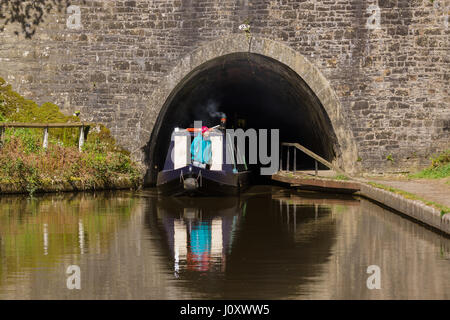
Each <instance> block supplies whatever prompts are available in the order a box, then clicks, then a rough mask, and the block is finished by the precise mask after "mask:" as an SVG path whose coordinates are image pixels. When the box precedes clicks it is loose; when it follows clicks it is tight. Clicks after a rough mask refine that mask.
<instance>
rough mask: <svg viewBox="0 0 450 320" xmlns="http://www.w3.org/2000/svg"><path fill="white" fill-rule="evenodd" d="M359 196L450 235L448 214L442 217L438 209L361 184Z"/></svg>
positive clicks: (449, 216)
mask: <svg viewBox="0 0 450 320" xmlns="http://www.w3.org/2000/svg"><path fill="white" fill-rule="evenodd" d="M359 195H361V196H363V197H365V198H368V199H371V200H374V201H376V202H378V203H381V204H382V205H385V206H387V207H389V208H391V209H394V210H396V211H398V212H400V213H402V214H404V215H407V216H409V217H411V218H413V219H414V220H417V221H420V222H422V223H424V224H426V225H428V226H431V227H433V228H435V229H437V230H440V231H442V232H444V233H446V234H447V235H450V214H444V215H442V214H441V212H440V211H439V210H438V209H435V208H433V207H431V206H428V205H426V204H424V203H423V202H421V201H419V200H411V199H406V198H405V197H403V196H402V195H399V194H396V193H394V192H391V191H387V190H383V189H380V188H377V187H374V186H371V185H369V184H367V183H363V182H362V183H361V190H360V192H359Z"/></svg>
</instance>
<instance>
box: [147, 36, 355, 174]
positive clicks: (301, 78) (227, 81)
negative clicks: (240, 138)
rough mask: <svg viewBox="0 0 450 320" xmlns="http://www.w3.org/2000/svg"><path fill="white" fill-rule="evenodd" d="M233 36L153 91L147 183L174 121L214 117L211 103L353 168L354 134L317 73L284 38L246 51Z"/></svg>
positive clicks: (197, 54)
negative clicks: (211, 112) (276, 131)
mask: <svg viewBox="0 0 450 320" xmlns="http://www.w3.org/2000/svg"><path fill="white" fill-rule="evenodd" d="M236 39H237V40H236ZM236 39H222V40H219V41H217V42H214V43H212V44H210V45H207V46H204V47H202V48H200V49H198V50H196V51H194V52H193V53H192V54H190V55H188V56H187V57H186V58H185V59H183V60H182V61H181V62H180V64H179V65H178V66H177V67H175V68H174V70H173V71H172V72H171V73H170V74H169V76H168V78H167V80H166V81H165V82H163V83H162V84H161V89H160V90H158V91H156V92H155V93H154V94H153V95H152V97H151V101H152V102H153V103H155V104H156V108H155V110H154V111H156V112H157V113H158V115H157V116H156V115H155V113H153V114H148V115H146V118H144V121H143V125H144V126H145V127H153V131H152V134H151V137H149V135H148V134H144V135H143V136H142V137H141V141H143V143H142V144H146V147H145V148H144V153H145V157H146V158H145V162H146V164H147V165H148V168H150V169H152V170H149V172H148V174H147V178H146V182H147V183H154V181H155V177H156V173H157V171H158V170H160V169H161V166H162V164H163V162H164V158H165V156H166V152H167V146H168V142H169V139H170V133H171V131H172V130H173V128H174V127H177V126H179V127H187V126H189V125H191V124H192V122H193V121H194V120H203V121H205V122H206V124H207V125H214V124H217V123H218V121H219V119H217V118H216V119H212V118H211V117H210V114H209V113H208V112H207V108H208V106H213V108H211V109H212V110H216V111H221V112H225V113H226V114H227V116H228V118H229V120H231V122H234V121H235V120H236V118H242V117H243V118H245V119H246V120H247V123H246V125H247V127H250V128H255V129H258V128H267V129H271V128H273V129H275V128H277V129H278V128H279V129H280V136H281V141H295V142H299V143H301V144H303V145H305V146H306V147H308V148H310V149H312V150H313V151H315V152H316V153H318V154H319V155H321V156H323V157H324V158H326V159H327V160H330V161H336V162H337V163H338V165H340V166H341V167H343V168H344V169H345V170H347V171H351V170H352V169H353V168H352V165H353V163H354V160H355V159H356V156H355V154H356V151H355V150H356V147H355V144H354V142H353V138H352V133H351V132H350V131H349V130H348V126H346V125H345V124H346V121H345V119H344V117H343V115H342V114H341V112H340V110H341V108H340V104H339V102H338V100H337V98H336V96H335V93H334V92H333V90H332V89H331V87H330V86H329V84H328V82H327V81H326V80H325V78H324V77H323V76H322V75H321V74H320V72H319V71H318V70H317V69H316V68H315V67H314V66H313V65H312V64H311V63H309V62H308V61H307V60H306V59H305V58H304V57H303V56H301V55H300V54H298V53H296V52H295V51H293V50H292V49H290V48H288V47H286V46H284V45H282V44H279V43H276V42H273V41H270V40H266V39H254V40H253V41H252V43H253V44H252V46H251V47H250V50H249V48H248V43H247V42H246V40H245V38H239V36H238V37H237V38H236ZM242 42H243V43H247V48H244V47H242ZM248 51H250V52H248ZM235 114H236V115H237V117H235ZM306 159H307V158H306ZM309 165H310V163H306V165H305V166H304V167H308V166H309ZM155 166H156V167H155Z"/></svg>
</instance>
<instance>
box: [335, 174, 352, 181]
mask: <svg viewBox="0 0 450 320" xmlns="http://www.w3.org/2000/svg"><path fill="white" fill-rule="evenodd" d="M334 179H336V180H344V181H348V180H350V178H349V177H347V176H344V175H343V174H338V175H337V176H335V177H334Z"/></svg>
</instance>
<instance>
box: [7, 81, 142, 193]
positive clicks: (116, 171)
mask: <svg viewBox="0 0 450 320" xmlns="http://www.w3.org/2000/svg"><path fill="white" fill-rule="evenodd" d="M0 121H1V122H45V123H46V122H48V123H55V122H59V123H65V122H79V119H78V117H75V116H66V115H64V114H63V113H61V112H60V111H59V108H58V106H57V105H55V104H52V103H44V104H42V105H41V106H39V105H37V104H36V103H35V102H33V101H31V100H27V99H25V98H23V97H22V96H20V95H19V94H18V93H16V92H14V91H13V90H12V88H11V86H10V85H7V84H6V82H5V81H4V80H3V79H1V78H0ZM78 130H79V129H78V128H64V129H58V128H51V129H49V145H48V148H47V149H43V148H42V142H43V141H42V140H43V130H42V129H25V128H8V129H6V130H5V132H4V134H3V143H2V146H1V149H0V186H1V184H5V183H6V184H13V185H14V186H15V187H16V189H17V190H19V191H23V192H25V191H26V192H28V193H29V194H33V193H34V192H36V191H39V190H46V186H48V185H53V184H55V183H56V184H58V183H63V184H64V183H69V184H70V185H73V184H74V183H78V185H82V189H97V188H99V187H107V188H114V187H115V183H116V181H118V180H120V179H122V181H123V180H129V181H130V182H131V184H132V185H133V186H135V187H137V186H138V184H139V180H140V170H139V167H138V165H137V164H135V163H133V162H132V161H131V159H130V155H129V153H128V152H127V151H126V150H124V149H122V148H120V147H119V146H117V145H116V144H115V141H114V139H113V138H112V136H111V134H110V131H109V130H108V129H107V128H106V127H104V126H103V125H96V126H95V127H94V128H91V130H90V132H89V134H88V137H87V140H86V142H85V144H84V146H83V150H82V151H83V152H81V153H80V152H78V133H79V132H78Z"/></svg>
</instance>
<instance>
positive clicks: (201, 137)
mask: <svg viewBox="0 0 450 320" xmlns="http://www.w3.org/2000/svg"><path fill="white" fill-rule="evenodd" d="M249 178H250V171H248V170H247V165H246V164H245V159H244V155H243V154H242V153H241V152H240V150H238V148H237V147H236V145H235V143H234V139H232V138H231V137H229V138H228V139H227V134H226V132H225V130H221V129H215V128H211V129H208V128H206V127H203V128H202V129H200V128H188V129H180V128H175V130H174V132H173V133H172V139H171V142H170V146H169V150H168V153H167V157H166V161H165V164H164V169H163V170H162V171H161V172H159V173H158V180H157V187H158V190H159V191H160V192H161V193H163V194H167V195H235V194H238V193H239V192H240V191H242V190H243V188H245V187H246V186H248V184H249Z"/></svg>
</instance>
